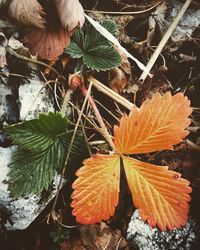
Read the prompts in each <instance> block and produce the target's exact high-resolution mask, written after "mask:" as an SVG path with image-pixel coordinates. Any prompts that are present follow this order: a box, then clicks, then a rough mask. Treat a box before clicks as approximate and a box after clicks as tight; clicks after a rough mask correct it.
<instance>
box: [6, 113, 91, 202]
mask: <svg viewBox="0 0 200 250" xmlns="http://www.w3.org/2000/svg"><path fill="white" fill-rule="evenodd" d="M67 125H68V121H67V119H65V118H63V117H62V116H61V114H60V113H49V114H41V115H40V116H39V118H38V119H34V120H30V121H25V122H23V123H20V124H16V125H13V126H10V127H7V129H6V130H7V132H8V133H9V135H10V137H11V138H12V139H13V140H14V142H15V144H16V145H18V147H17V149H16V151H15V152H14V153H13V155H12V161H11V163H10V166H9V167H10V173H9V177H10V179H9V182H10V183H9V188H10V191H11V195H12V196H15V197H19V196H26V195H28V194H30V193H40V192H42V191H43V190H47V189H48V187H49V185H50V184H51V182H52V180H53V177H54V176H55V174H56V172H58V171H59V170H60V169H61V168H62V167H63V165H64V162H65V158H66V153H67V150H68V148H69V145H70V142H71V138H72V135H73V131H66V129H67ZM84 146H85V142H84V139H83V137H82V136H81V135H80V134H77V135H76V137H75V141H74V143H73V145H72V149H71V152H70V161H69V164H70V162H72V161H73V159H74V158H77V157H81V155H82V153H83V150H84V148H86V146H85V147H84Z"/></svg>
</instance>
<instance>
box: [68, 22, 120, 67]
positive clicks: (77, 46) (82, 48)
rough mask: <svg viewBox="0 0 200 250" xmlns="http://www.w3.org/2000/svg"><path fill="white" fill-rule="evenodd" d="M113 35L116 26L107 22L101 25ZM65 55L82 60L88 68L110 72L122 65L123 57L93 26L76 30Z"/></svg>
mask: <svg viewBox="0 0 200 250" xmlns="http://www.w3.org/2000/svg"><path fill="white" fill-rule="evenodd" d="M101 24H102V25H103V26H104V27H105V28H106V29H107V30H108V31H109V32H111V33H112V34H115V33H116V30H117V28H116V24H115V23H114V22H112V21H109V20H105V21H103V22H102V23H101ZM65 53H67V54H69V55H70V56H71V57H72V58H82V63H83V64H85V65H87V67H88V68H91V69H95V70H97V71H100V70H109V69H112V68H114V67H117V66H120V65H121V57H120V55H119V54H118V52H117V51H116V49H115V48H114V47H113V46H112V45H111V44H110V43H109V42H108V41H107V40H106V39H105V37H103V36H102V35H101V34H100V33H99V32H98V31H96V29H95V28H94V27H93V26H92V25H88V26H87V27H86V29H85V32H83V30H80V29H78V30H76V31H75V32H74V35H73V37H72V39H71V42H70V44H69V45H68V47H67V48H66V49H65Z"/></svg>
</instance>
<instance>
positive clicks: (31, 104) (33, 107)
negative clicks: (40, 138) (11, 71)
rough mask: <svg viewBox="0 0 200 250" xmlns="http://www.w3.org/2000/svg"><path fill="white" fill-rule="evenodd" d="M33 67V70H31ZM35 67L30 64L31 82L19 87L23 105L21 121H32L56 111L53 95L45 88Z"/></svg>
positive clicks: (20, 100) (20, 99)
mask: <svg viewBox="0 0 200 250" xmlns="http://www.w3.org/2000/svg"><path fill="white" fill-rule="evenodd" d="M31 67H32V68H31ZM33 67H34V66H33V65H32V64H30V68H31V74H30V77H29V82H27V81H26V82H24V83H23V84H21V85H20V87H19V102H20V103H21V109H20V118H21V120H24V119H26V120H30V119H33V118H35V117H37V116H38V115H39V114H40V113H45V112H50V111H54V103H53V100H52V97H51V95H50V94H49V93H48V91H47V90H46V89H45V88H44V83H43V82H41V80H40V79H39V76H38V74H37V72H36V69H35V68H33Z"/></svg>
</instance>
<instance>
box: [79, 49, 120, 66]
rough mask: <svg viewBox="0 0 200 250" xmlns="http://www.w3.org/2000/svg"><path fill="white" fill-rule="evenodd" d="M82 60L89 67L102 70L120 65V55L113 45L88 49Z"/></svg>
mask: <svg viewBox="0 0 200 250" xmlns="http://www.w3.org/2000/svg"><path fill="white" fill-rule="evenodd" d="M111 59H112V60H111ZM83 61H84V63H85V64H86V65H87V66H88V67H89V68H91V69H95V70H97V71H100V70H102V71H103V70H108V69H111V68H114V67H117V66H120V64H121V57H120V55H119V54H118V53H117V52H116V50H115V49H114V48H113V47H108V46H100V47H99V48H96V49H91V50H89V51H88V53H87V54H85V55H84V58H83Z"/></svg>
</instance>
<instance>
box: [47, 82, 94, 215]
mask: <svg viewBox="0 0 200 250" xmlns="http://www.w3.org/2000/svg"><path fill="white" fill-rule="evenodd" d="M91 87H92V83H90V85H89V88H88V91H87V94H86V96H85V99H84V102H83V105H82V108H81V111H80V114H79V116H78V120H77V123H76V126H75V128H74V133H73V135H72V139H71V142H70V145H69V148H68V151H67V156H66V160H65V164H64V167H63V170H62V174H61V177H60V181H59V184H58V187H57V192H56V196H55V199H54V203H53V206H52V209H51V216H52V215H54V214H55V207H56V204H57V200H58V195H59V192H60V189H61V186H62V178H63V176H64V174H65V170H66V167H67V164H68V161H69V157H70V153H71V149H72V146H73V144H74V140H75V136H76V132H77V130H78V127H79V123H80V121H81V117H82V114H83V111H84V109H85V106H86V104H87V101H88V97H89V95H90V91H91Z"/></svg>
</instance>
